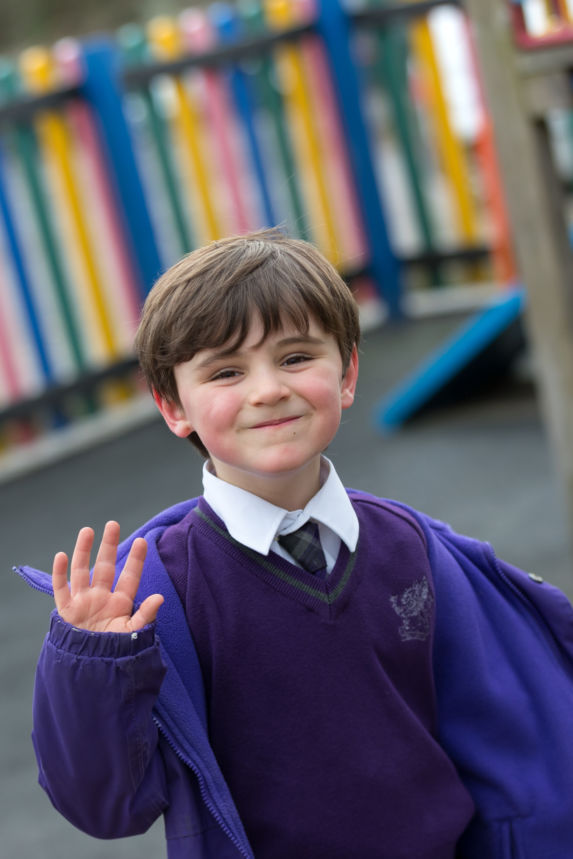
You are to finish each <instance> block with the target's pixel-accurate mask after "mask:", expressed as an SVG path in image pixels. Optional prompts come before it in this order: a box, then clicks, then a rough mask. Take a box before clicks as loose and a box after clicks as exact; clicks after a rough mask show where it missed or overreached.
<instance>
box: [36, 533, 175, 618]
mask: <svg viewBox="0 0 573 859" xmlns="http://www.w3.org/2000/svg"><path fill="white" fill-rule="evenodd" d="M93 542H94V532H93V530H92V529H91V528H82V529H81V531H80V532H79V534H78V538H77V540H76V546H75V549H74V553H73V555H72V563H71V571H70V583H69V585H68V557H67V555H66V554H65V553H64V552H58V554H57V555H56V556H55V558H54V566H53V570H52V583H53V588H54V599H55V601H56V608H57V610H58V613H59V615H60V617H62V618H63V619H64V620H65V621H67V623H70V624H72V626H76V627H78V628H79V629H86V630H89V631H91V632H135V631H136V630H138V629H141V628H142V627H144V626H145V625H146V624H148V623H151V622H152V621H153V620H155V617H156V615H157V611H158V609H159V607H160V605H161V604H162V603H163V597H162V596H161V594H152V595H151V596H149V597H147V599H146V600H144V602H142V604H141V605H140V606H139V608H138V610H137V611H136V612H135V613H134V614H132V611H133V600H134V598H135V595H136V593H137V588H138V587H139V580H140V578H141V571H142V569H143V562H144V561H145V555H146V553H147V543H146V542H145V540H144V539H142V538H141V537H139V538H137V539H136V540H134V541H133V545H132V546H131V549H130V552H129V555H128V556H127V560H126V562H125V566H124V568H123V570H122V572H121V575H120V576H119V578H118V580H117V584H116V586H115V588H114V589H112V588H113V580H114V577H115V564H116V558H117V547H118V544H119V525H118V524H117V522H108V523H107V524H106V526H105V529H104V532H103V537H102V540H101V544H100V547H99V551H98V554H97V558H96V562H95V566H94V569H93V576H92V579H91V581H90V553H91V550H92V546H93Z"/></svg>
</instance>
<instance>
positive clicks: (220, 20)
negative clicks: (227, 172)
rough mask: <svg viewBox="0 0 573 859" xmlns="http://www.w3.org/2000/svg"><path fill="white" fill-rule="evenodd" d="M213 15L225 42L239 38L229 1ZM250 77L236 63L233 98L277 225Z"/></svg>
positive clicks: (268, 212) (271, 222) (268, 216)
mask: <svg viewBox="0 0 573 859" xmlns="http://www.w3.org/2000/svg"><path fill="white" fill-rule="evenodd" d="M209 17H210V18H211V21H212V22H213V24H214V26H215V27H216V29H217V33H218V34H219V38H220V40H221V42H222V43H223V44H225V43H229V42H234V41H236V40H237V39H238V38H239V36H240V35H241V21H240V19H239V18H238V17H237V15H236V14H235V12H234V11H233V9H231V7H230V6H227V5H226V4H225V3H213V4H212V5H211V6H210V7H209ZM249 83H250V82H249V80H248V79H247V76H246V74H245V72H243V71H242V69H240V68H238V67H237V66H234V67H233V68H232V69H231V71H230V85H231V93H232V96H233V101H234V103H235V107H236V109H237V113H238V114H239V118H240V120H241V123H242V126H243V128H244V130H245V134H246V137H247V142H248V145H249V152H250V155H251V162H252V165H253V171H254V174H255V176H256V179H257V183H258V186H259V192H260V195H261V202H262V206H263V213H264V217H265V220H266V224H267V226H270V227H274V226H275V225H276V220H275V213H274V208H273V204H272V201H271V195H270V192H269V183H268V180H267V175H266V171H265V164H264V160H263V156H262V152H261V147H260V145H259V140H258V137H257V132H256V128H255V108H254V105H253V96H252V92H251V88H250V86H249Z"/></svg>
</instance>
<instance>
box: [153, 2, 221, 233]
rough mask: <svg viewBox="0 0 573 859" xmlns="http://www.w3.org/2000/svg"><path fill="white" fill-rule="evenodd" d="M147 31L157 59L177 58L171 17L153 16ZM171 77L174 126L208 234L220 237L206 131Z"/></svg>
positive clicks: (180, 85) (178, 39) (176, 79)
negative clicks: (205, 152) (207, 163)
mask: <svg viewBox="0 0 573 859" xmlns="http://www.w3.org/2000/svg"><path fill="white" fill-rule="evenodd" d="M147 35H148V37H149V44H150V46H151V49H152V52H153V55H154V56H155V57H156V58H157V59H162V60H174V59H176V58H177V57H178V56H180V54H181V53H182V46H181V36H180V33H179V30H178V28H177V25H176V24H175V22H174V21H173V19H172V18H168V17H166V16H163V15H161V16H158V17H156V18H153V19H152V20H151V21H150V22H149V24H148V27H147ZM172 80H173V84H174V87H175V99H176V103H177V112H176V115H175V120H174V122H175V127H176V129H177V131H178V133H179V135H180V137H181V139H182V141H183V143H184V144H185V147H186V149H187V151H188V152H189V155H190V157H191V164H192V167H193V173H194V175H195V180H196V182H197V189H192V190H193V193H194V192H195V190H197V191H198V194H199V200H200V203H201V207H202V210H203V217H204V219H205V226H206V233H207V238H208V239H217V238H219V237H220V236H221V227H220V225H219V221H218V218H217V215H216V214H215V206H214V205H213V199H212V196H211V193H210V188H211V185H212V183H211V182H210V180H209V176H208V175H207V170H206V167H205V158H204V156H203V152H202V142H203V141H204V134H203V129H202V122H201V117H200V113H199V110H198V109H197V106H196V105H195V103H194V101H193V99H192V98H191V95H190V94H189V92H188V91H187V89H186V88H185V86H184V84H183V81H182V80H181V78H180V77H173V78H172Z"/></svg>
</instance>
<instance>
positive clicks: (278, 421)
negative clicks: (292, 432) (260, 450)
mask: <svg viewBox="0 0 573 859" xmlns="http://www.w3.org/2000/svg"><path fill="white" fill-rule="evenodd" d="M299 417H300V415H293V416H292V417H286V418H276V419H275V420H272V421H262V422H261V423H260V424H254V426H253V429H264V428H265V427H280V426H284V425H285V424H290V423H293V422H294V421H297V420H298V419H299Z"/></svg>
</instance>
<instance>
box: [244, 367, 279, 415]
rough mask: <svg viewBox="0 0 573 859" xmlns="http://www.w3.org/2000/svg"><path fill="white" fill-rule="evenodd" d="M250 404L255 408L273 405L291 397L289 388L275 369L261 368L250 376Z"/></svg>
mask: <svg viewBox="0 0 573 859" xmlns="http://www.w3.org/2000/svg"><path fill="white" fill-rule="evenodd" d="M249 381H250V389H249V402H250V404H251V405H253V406H257V405H273V404H274V403H278V402H280V400H283V399H286V398H287V397H288V396H289V389H288V386H287V385H286V384H285V382H284V380H282V379H281V378H280V371H279V370H278V369H276V368H275V367H259V368H258V369H257V370H256V371H254V372H251V374H250V380H249Z"/></svg>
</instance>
